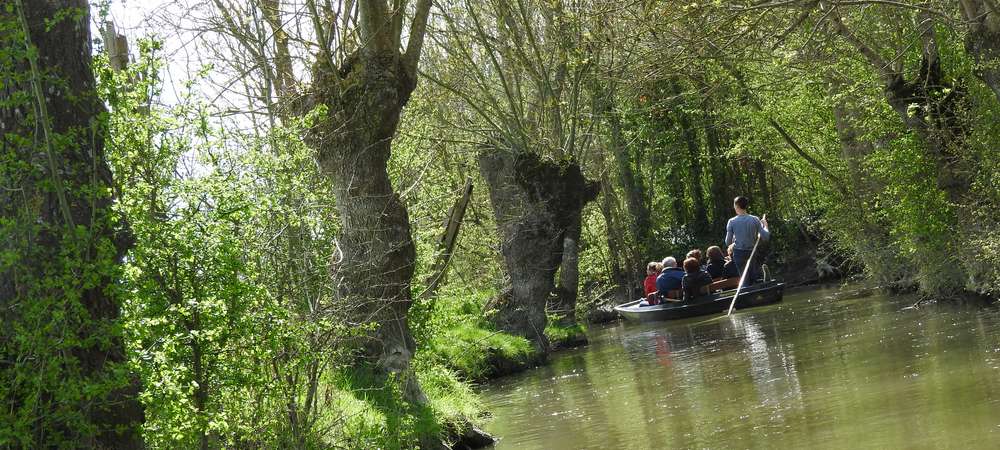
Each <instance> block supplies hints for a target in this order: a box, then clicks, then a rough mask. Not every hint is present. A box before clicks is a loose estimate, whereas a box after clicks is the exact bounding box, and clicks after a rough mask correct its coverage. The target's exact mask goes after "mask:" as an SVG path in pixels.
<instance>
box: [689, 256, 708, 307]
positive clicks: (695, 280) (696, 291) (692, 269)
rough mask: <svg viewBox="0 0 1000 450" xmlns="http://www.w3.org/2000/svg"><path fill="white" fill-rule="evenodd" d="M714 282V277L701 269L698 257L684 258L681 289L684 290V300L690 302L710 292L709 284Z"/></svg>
mask: <svg viewBox="0 0 1000 450" xmlns="http://www.w3.org/2000/svg"><path fill="white" fill-rule="evenodd" d="M710 284H712V277H711V276H710V275H709V274H708V272H705V271H704V270H701V264H699V263H698V260H697V259H694V258H688V259H685V260H684V276H683V277H682V278H681V289H682V290H683V291H684V301H685V302H689V301H691V300H694V299H695V298H697V297H700V296H702V295H705V294H707V293H708V286H709V285H710Z"/></svg>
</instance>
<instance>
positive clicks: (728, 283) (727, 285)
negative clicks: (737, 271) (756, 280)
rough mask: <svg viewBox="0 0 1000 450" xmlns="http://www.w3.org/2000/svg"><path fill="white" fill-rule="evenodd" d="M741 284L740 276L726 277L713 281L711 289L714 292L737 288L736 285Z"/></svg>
mask: <svg viewBox="0 0 1000 450" xmlns="http://www.w3.org/2000/svg"><path fill="white" fill-rule="evenodd" d="M739 284H740V279H739V278H736V277H733V278H726V279H724V280H719V281H713V282H712V284H711V290H712V292H717V291H724V290H726V289H736V286H738V285H739Z"/></svg>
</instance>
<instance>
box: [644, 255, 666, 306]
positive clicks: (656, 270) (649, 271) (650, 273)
mask: <svg viewBox="0 0 1000 450" xmlns="http://www.w3.org/2000/svg"><path fill="white" fill-rule="evenodd" d="M661 270H663V264H661V263H659V262H656V261H653V262H651V263H649V264H646V279H645V280H643V282H642V286H643V288H644V289H645V293H644V294H642V295H643V296H647V297H648V296H649V294H652V293H654V292H656V277H657V276H659V275H660V271H661Z"/></svg>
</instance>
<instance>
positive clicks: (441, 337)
mask: <svg viewBox="0 0 1000 450" xmlns="http://www.w3.org/2000/svg"><path fill="white" fill-rule="evenodd" d="M428 349H429V350H430V352H431V353H433V354H435V356H436V357H437V358H439V360H440V361H441V362H442V363H443V364H445V365H447V366H448V367H451V368H452V369H454V370H455V371H457V372H458V373H459V374H461V375H462V376H464V377H466V378H467V379H472V380H478V379H482V378H484V377H486V376H487V375H489V373H490V371H491V370H492V367H491V365H492V361H493V360H495V359H507V360H512V361H522V360H527V359H529V358H530V357H531V355H532V353H533V352H534V346H532V345H531V342H529V341H528V340H527V339H525V338H523V337H520V336H512V335H509V334H506V333H501V332H498V331H492V330H488V329H485V328H481V327H479V326H477V325H475V324H462V325H457V326H455V327H453V328H451V329H448V330H442V331H441V332H440V333H438V334H436V335H434V336H433V337H432V338H431V340H430V344H429V345H428Z"/></svg>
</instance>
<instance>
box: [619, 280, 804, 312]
mask: <svg viewBox="0 0 1000 450" xmlns="http://www.w3.org/2000/svg"><path fill="white" fill-rule="evenodd" d="M784 293H785V283H781V282H778V281H774V280H772V281H766V282H761V283H757V284H752V285H750V286H747V287H746V288H744V289H742V290H741V291H740V296H739V298H737V299H736V306H735V308H736V309H743V308H751V307H754V306H763V305H770V304H773V303H778V302H780V301H781V298H782V297H783V296H784ZM735 294H736V289H731V290H727V291H721V292H716V293H714V294H708V295H703V296H701V297H698V298H696V299H694V300H693V301H690V302H664V303H660V304H658V305H653V306H639V302H641V301H642V299H640V300H636V301H633V302H628V303H624V304H621V305H618V306H616V307H615V311H617V312H618V314H619V315H620V316H622V317H623V318H624V319H625V320H628V321H633V322H651V321H656V320H673V319H683V318H686V317H695V316H704V315H706V314H716V313H720V312H721V313H724V312H726V311H727V310H728V309H729V303H730V302H732V300H733V295H735Z"/></svg>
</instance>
